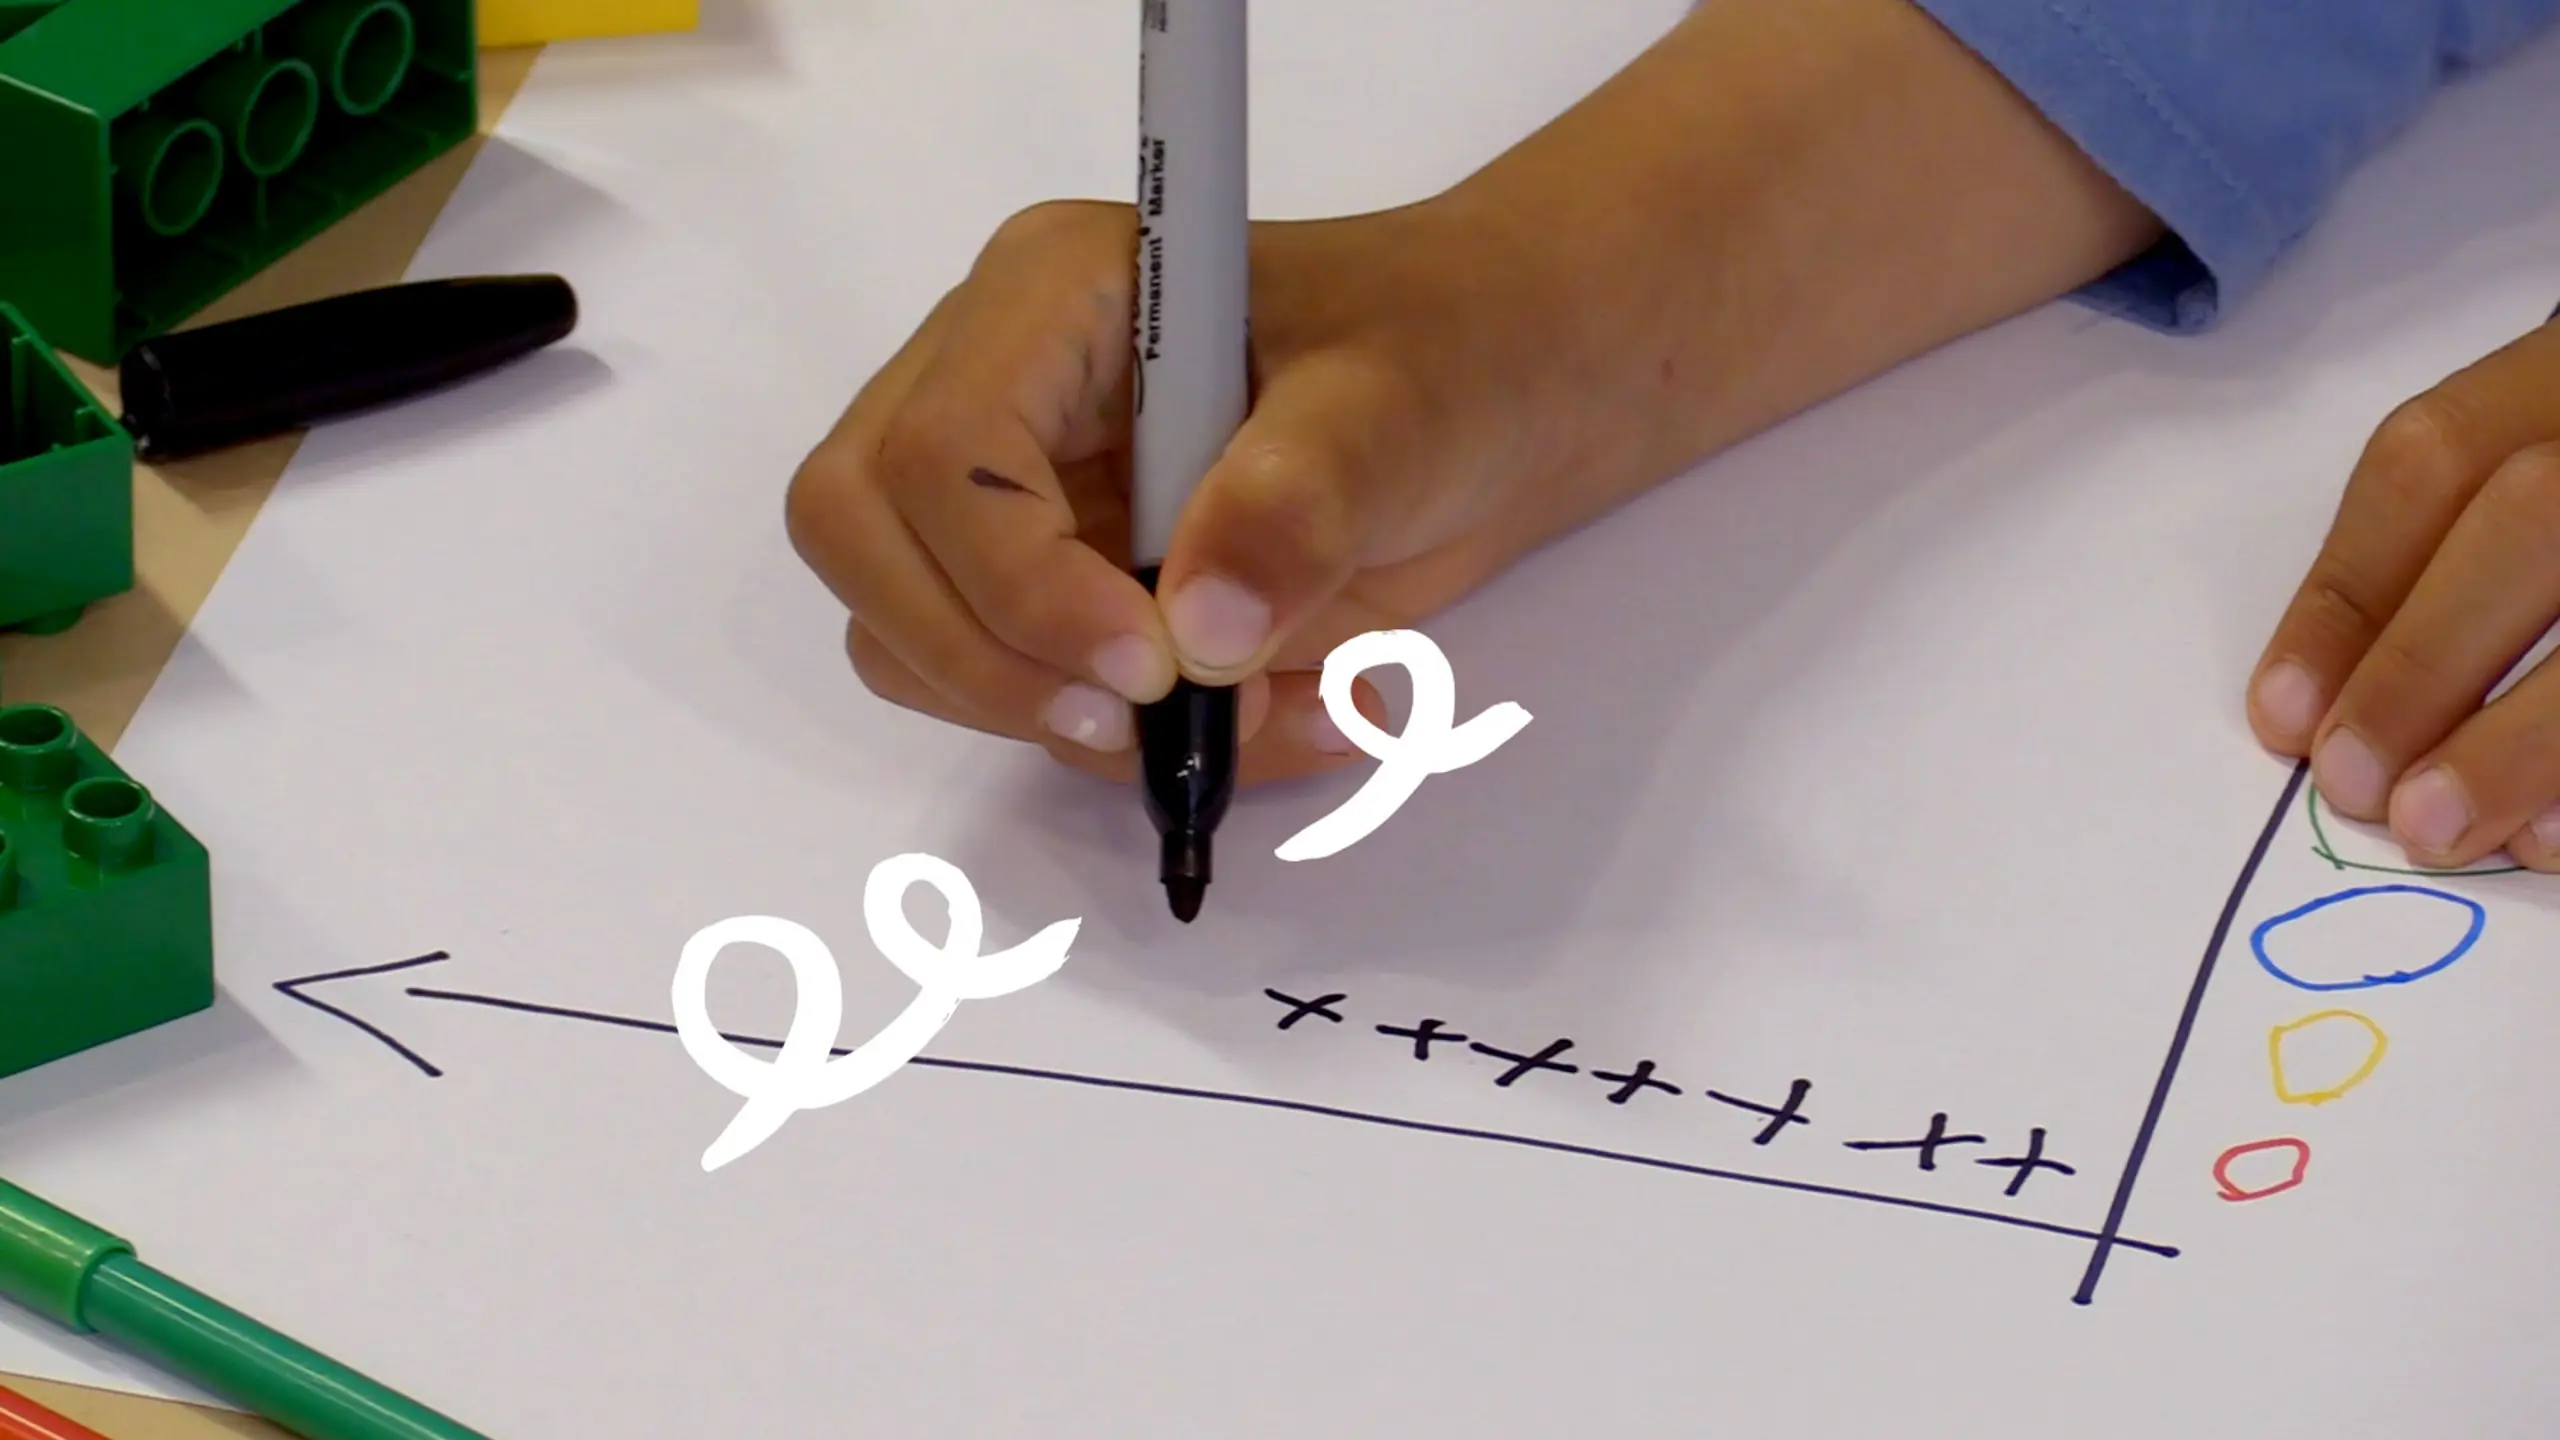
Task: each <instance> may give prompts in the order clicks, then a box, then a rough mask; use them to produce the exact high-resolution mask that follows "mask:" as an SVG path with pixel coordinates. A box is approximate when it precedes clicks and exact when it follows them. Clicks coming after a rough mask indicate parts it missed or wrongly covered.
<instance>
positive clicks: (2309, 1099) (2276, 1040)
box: [2267, 1010, 2391, 1105]
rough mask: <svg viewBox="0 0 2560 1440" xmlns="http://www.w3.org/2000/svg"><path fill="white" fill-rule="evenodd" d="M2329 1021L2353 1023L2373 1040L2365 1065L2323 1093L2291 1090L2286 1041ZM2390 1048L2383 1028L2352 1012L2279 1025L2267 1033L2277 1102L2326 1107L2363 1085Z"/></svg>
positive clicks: (2327, 1012)
mask: <svg viewBox="0 0 2560 1440" xmlns="http://www.w3.org/2000/svg"><path fill="white" fill-rule="evenodd" d="M2330 1020H2346V1021H2352V1022H2353V1023H2355V1024H2357V1025H2361V1026H2363V1027H2364V1031H2365V1033H2366V1034H2367V1035H2370V1036H2371V1037H2373V1045H2372V1047H2371V1048H2370V1049H2368V1050H2366V1051H2365V1056H2364V1063H2363V1064H2361V1065H2358V1066H2357V1067H2356V1068H2355V1070H2354V1072H2353V1073H2352V1074H2350V1075H2348V1076H2347V1078H2346V1079H2344V1080H2341V1081H2339V1082H2338V1083H2337V1084H2335V1085H2332V1086H2330V1087H2329V1088H2327V1089H2325V1090H2296V1089H2294V1088H2293V1086H2292V1085H2291V1084H2289V1083H2287V1081H2286V1079H2285V1073H2284V1041H2285V1037H2286V1036H2288V1035H2291V1034H2294V1033H2295V1032H2297V1031H2301V1030H2307V1029H2309V1028H2311V1027H2312V1026H2314V1025H2318V1024H2321V1023H2323V1022H2325V1021H2330ZM2390 1047H2391V1037H2390V1036H2388V1035H2385V1034H2383V1033H2382V1027H2381V1026H2379V1025H2376V1024H2374V1023H2373V1021H2372V1020H2370V1019H2368V1018H2367V1017H2365V1016H2362V1015H2359V1014H2357V1013H2356V1012H2355V1011H2353V1010H2322V1011H2319V1012H2317V1013H2315V1014H2310V1015H2305V1016H2303V1017H2302V1018H2301V1019H2299V1020H2296V1021H2294V1022H2293V1023H2291V1024H2289V1025H2278V1026H2277V1027H2275V1028H2274V1029H2272V1030H2270V1031H2268V1032H2267V1068H2268V1070H2269V1071H2270V1072H2272V1073H2273V1074H2274V1076H2275V1082H2276V1098H2277V1099H2278V1100H2281V1101H2283V1102H2284V1103H2285V1104H2287V1105H2326V1104H2328V1103H2329V1102H2330V1101H2332V1100H2335V1099H2337V1098H2338V1097H2339V1096H2341V1095H2344V1094H2346V1093H2347V1092H2348V1091H2350V1090H2353V1089H2354V1088H2356V1087H2357V1086H2359V1085H2361V1084H2363V1083H2364V1082H2365V1080H2366V1079H2367V1078H2368V1077H2370V1076H2371V1075H2372V1074H2373V1070H2374V1067H2375V1066H2377V1065H2380V1064H2381V1063H2382V1052H2383V1051H2385V1050H2387V1049H2389V1048H2390Z"/></svg>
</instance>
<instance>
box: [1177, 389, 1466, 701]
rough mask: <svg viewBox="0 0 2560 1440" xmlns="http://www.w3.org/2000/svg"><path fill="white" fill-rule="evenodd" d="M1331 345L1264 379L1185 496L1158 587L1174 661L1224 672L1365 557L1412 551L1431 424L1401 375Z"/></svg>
mask: <svg viewBox="0 0 2560 1440" xmlns="http://www.w3.org/2000/svg"><path fill="white" fill-rule="evenodd" d="M1382 369H1383V367H1380V366H1377V365H1374V364H1369V363H1362V362H1358V361H1354V360H1351V359H1349V358H1347V357H1339V358H1336V357H1329V358H1324V359H1311V360H1306V361H1301V362H1298V363H1297V364H1295V365H1293V366H1292V368H1291V369H1290V370H1288V371H1287V372H1286V373H1285V374H1284V375H1282V376H1280V377H1277V378H1275V379H1274V380H1272V381H1271V382H1270V383H1269V384H1267V385H1266V386H1265V387H1264V389H1263V390H1262V392H1261V393H1260V394H1259V395H1258V396H1256V397H1255V400H1254V407H1253V411H1252V413H1251V414H1250V415H1249V416H1248V417H1247V418H1246V420H1245V423H1244V425H1243V426H1242V428H1240V429H1239V430H1238V431H1237V432H1236V435H1235V438H1234V440H1233V441H1231V442H1230V443H1229V444H1228V446H1227V448H1226V451H1225V452H1224V453H1223V454H1222V455H1221V456H1220V457H1219V459H1218V462H1217V463H1216V464H1215V465H1213V466H1211V467H1210V469H1209V473H1208V474H1207V475H1206V476H1203V477H1202V479H1201V482H1200V486H1199V488H1198V489H1197V490H1195V491H1193V492H1192V496H1191V499H1190V502H1189V503H1188V504H1187V505H1186V506H1185V507H1184V508H1183V512H1182V518H1181V520H1180V521H1179V522H1178V523H1177V524H1176V525H1175V527H1174V533H1173V540H1172V543H1171V544H1170V545H1169V546H1168V547H1167V554H1166V555H1165V560H1164V566H1163V568H1162V570H1161V571H1159V573H1158V575H1157V579H1156V593H1157V595H1158V596H1159V597H1161V602H1160V603H1161V604H1162V605H1163V608H1164V617H1165V628H1166V630H1167V632H1168V633H1169V634H1170V635H1171V637H1172V640H1173V646H1174V653H1175V656H1176V658H1177V659H1178V660H1179V661H1180V662H1181V665H1182V669H1183V671H1184V673H1186V674H1188V675H1189V676H1190V677H1191V678H1192V679H1193V680H1195V681H1197V682H1199V683H1201V684H1209V685H1229V684H1234V683H1236V682H1237V681H1239V680H1241V679H1243V678H1244V677H1245V676H1248V675H1251V674H1253V673H1254V672H1256V671H1258V670H1260V669H1261V668H1263V667H1264V666H1266V665H1268V664H1269V663H1270V661H1271V657H1272V656H1273V654H1275V653H1276V652H1277V651H1278V650H1279V648H1280V646H1281V645H1282V643H1283V642H1285V641H1286V640H1287V639H1288V638H1289V636H1290V635H1291V634H1292V633H1293V632H1294V631H1295V630H1296V629H1297V627H1299V626H1300V625H1302V624H1304V623H1306V621H1307V620H1309V619H1310V618H1311V617H1313V616H1314V615H1315V614H1317V612H1319V611H1320V610H1322V609H1323V608H1324V606H1325V604H1326V602H1328V601H1330V600H1331V599H1333V597H1334V596H1335V594H1337V593H1338V592H1339V591H1340V590H1341V589H1342V587H1343V586H1344V585H1346V584H1348V583H1349V582H1350V580H1351V577H1352V576H1353V575H1354V574H1356V573H1358V572H1359V571H1360V570H1361V569H1363V568H1364V567H1368V566H1374V565H1383V564H1390V563H1393V562H1394V561H1397V560H1401V559H1406V558H1409V556H1410V555H1411V554H1413V553H1418V552H1419V551H1420V550H1421V549H1423V548H1424V547H1425V545H1426V544H1427V539H1426V538H1425V537H1421V536H1419V535H1418V534H1416V533H1415V532H1416V531H1417V530H1418V528H1419V527H1418V525H1417V523H1416V522H1417V520H1418V519H1419V517H1421V516H1422V515H1423V514H1424V513H1425V510H1426V502H1427V500H1428V494H1427V491H1428V487H1429V483H1430V482H1429V481H1428V479H1427V478H1426V477H1427V476H1429V475H1430V474H1431V473H1433V472H1434V471H1435V470H1437V469H1439V468H1441V467H1438V466H1435V465H1433V464H1431V463H1430V462H1431V459H1432V457H1431V456H1430V455H1429V453H1428V451H1429V441H1428V437H1427V436H1426V435H1425V434H1424V433H1423V432H1424V430H1425V426H1424V424H1423V423H1422V421H1421V419H1420V416H1421V415H1422V413H1423V411H1422V408H1421V407H1420V406H1418V405H1416V404H1414V403H1413V402H1412V400H1411V398H1410V393H1409V391H1408V389H1407V382H1405V381H1402V380H1399V379H1397V378H1394V377H1393V376H1390V375H1386V374H1382V373H1381V372H1382Z"/></svg>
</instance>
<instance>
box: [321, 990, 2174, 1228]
mask: <svg viewBox="0 0 2560 1440" xmlns="http://www.w3.org/2000/svg"><path fill="white" fill-rule="evenodd" d="M452 958H453V957H452V956H451V955H450V954H448V953H447V952H445V951H442V950H436V951H431V952H429V953H427V954H424V955H418V956H414V957H412V958H410V959H407V960H394V961H392V962H390V963H389V964H385V965H363V966H358V967H355V968H353V969H348V970H331V971H327V972H325V973H323V974H318V975H304V976H300V977H298V978H296V979H292V980H279V981H277V982H276V990H277V991H278V992H279V993H281V994H283V995H286V996H288V997H290V998H292V999H293V1000H295V1001H297V1002H299V1003H301V1004H304V1005H308V1006H310V1007H311V1008H312V1009H314V1010H317V1011H319V1012H320V1013H321V1014H323V1015H327V1016H330V1017H332V1018H333V1019H336V1020H340V1021H343V1022H344V1023H346V1024H349V1025H352V1026H354V1027H355V1028H356V1029H358V1030H361V1031H363V1032H364V1033H365V1034H367V1035H370V1036H372V1037H373V1038H374V1039H376V1040H378V1041H380V1042H382V1043H383V1044H384V1045H385V1046H387V1047H389V1048H390V1049H391V1050H392V1052H393V1053H395V1054H397V1055H398V1056H400V1058H401V1059H403V1060H406V1061H408V1062H409V1063H410V1064H411V1065H413V1066H415V1067H417V1069H418V1072H419V1073H420V1074H422V1075H425V1076H427V1077H428V1078H430V1079H435V1078H440V1077H441V1076H443V1074H444V1073H445V1072H444V1071H443V1070H442V1069H440V1068H439V1067H438V1066H437V1065H436V1064H435V1063H434V1062H433V1061H431V1060H429V1059H427V1058H426V1057H425V1056H423V1055H421V1054H419V1053H418V1052H417V1051H415V1050H413V1049H411V1048H410V1047H409V1046H407V1045H405V1044H403V1043H401V1042H400V1041H399V1040H398V1039H396V1038H394V1037H393V1036H392V1035H391V1034H390V1032H388V1031H386V1030H384V1029H382V1028H381V1027H380V1026H378V1025H375V1024H374V1023H372V1022H371V1021H369V1020H365V1019H363V1018H361V1017H359V1016H357V1015H354V1014H351V1013H349V1012H348V1011H346V1010H343V1009H341V1008H339V1007H338V1006H336V1005H333V1004H331V1003H329V1002H328V1001H326V1000H323V999H321V998H320V997H318V996H316V995H313V994H312V993H310V992H311V991H312V989H313V988H314V987H317V986H322V985H330V984H335V983H337V982H340V981H346V980H357V979H363V978H366V977H369V976H376V975H392V974H399V973H402V972H406V971H416V970H423V969H425V968H427V967H428V966H431V965H441V964H444V963H445V962H447V961H449V960H451V959H452ZM401 993H402V994H404V995H407V996H408V997H410V998H411V999H415V1000H429V1001H435V1002H437V1003H440V1004H448V1005H474V1006H478V1007H480V1008H482V1009H487V1010H504V1011H509V1012H512V1013H514V1014H518V1015H532V1016H540V1017H543V1018H547V1019H552V1020H559V1021H576V1022H580V1023H583V1024H588V1025H599V1026H607V1027H611V1028H614V1029H620V1030H641V1031H647V1032H649V1033H652V1034H657V1035H667V1036H673V1035H674V1034H675V1033H676V1027H675V1024H674V1022H672V1021H667V1020H650V1019H641V1018H639V1017H636V1016H630V1015H609V1014H605V1013H603V1012H600V1011H595V1010H579V1009H574V1008H571V1007H569V1006H565V1005H545V1004H540V1003H538V1002H535V1001H531V1000H515V999H510V998H508V997H506V996H503V995H484V994H477V993H474V992H471V991H467V990H443V989H437V988H435V987H432V986H425V985H408V986H404V987H402V990H401ZM722 1034H723V1037H724V1038H725V1039H727V1040H728V1041H729V1042H730V1043H731V1044H734V1045H746V1046H752V1047H755V1048H758V1049H765V1050H779V1049H781V1048H782V1042H781V1041H780V1040H778V1039H773V1038H770V1037H767V1036H762V1035H731V1034H728V1033H727V1032H725V1031H724V1032H722ZM834 1053H835V1054H837V1055H844V1054H848V1053H850V1052H848V1051H846V1050H843V1049H837V1050H836V1051H834ZM907 1063H908V1064H910V1065H915V1066H921V1067H923V1068H925V1069H928V1070H963V1071H971V1072H974V1073H976V1074H980V1075H1005V1076H1010V1077H1012V1078H1015V1079H1019V1080H1043V1081H1047V1082H1049V1083H1051V1084H1057V1085H1078V1086H1083V1087H1085V1088H1087V1089H1094V1090H1116V1091H1121V1092H1125V1093H1129V1094H1138V1095H1157V1096H1164V1097H1167V1098H1171V1099H1177V1100H1202V1101H1210V1102H1214V1103H1217V1104H1223V1105H1247V1106H1251V1107H1253V1108H1255V1109H1259V1110H1282V1111H1289V1112H1292V1113H1295V1114H1299V1115H1315V1116H1321V1117H1323V1118H1325V1119H1328V1120H1348V1121H1352V1122H1354V1123H1356V1124H1362V1125H1381V1126H1385V1127H1387V1128H1389V1129H1394V1130H1407V1131H1413V1132H1417V1133H1420V1134H1425V1135H1446V1136H1451V1137H1454V1138H1457V1139H1461V1140H1481V1141H1486V1142H1489V1143H1491V1144H1496V1145H1510V1146H1514V1147H1517V1148H1520V1149H1525V1150H1543V1151H1546V1152H1548V1153H1550V1154H1556V1155H1578V1156H1581V1157H1583V1158H1585V1159H1590V1160H1607V1161H1612V1162H1614V1163H1617V1164H1620V1165H1639V1166H1643V1167H1644V1168H1646V1169H1649V1170H1665V1171H1669V1172H1671V1173H1673V1174H1679V1175H1693V1176H1697V1177H1699V1178H1701V1179H1707V1180H1725V1181H1730V1182H1732V1183H1734V1184H1738V1185H1753V1186H1758V1187H1760V1188H1763V1189H1769V1190H1786V1191H1792V1192H1794V1193H1796V1194H1800V1195H1825V1196H1829V1197H1831V1198H1833V1199H1837V1200H1858V1201H1864V1202H1866V1203H1867V1204H1871V1205H1884V1206H1890V1207H1892V1208H1894V1209H1898V1210H1914V1211H1919V1212H1921V1213H1924V1214H1929V1215H1944V1216H1949V1217H1953V1218H1956V1219H1962V1220H1979V1221H1982V1222H1985V1223H1987V1224H1992V1225H2003V1226H2007V1227H2009V1228H2011V1229H2014V1230H2033V1231H2037V1232H2040V1233H2043V1234H2047V1235H2060V1236H2065V1237H2067V1238H2070V1239H2073V1240H2102V1239H2103V1240H2105V1241H2106V1242H2107V1243H2109V1244H2111V1245H2114V1246H2117V1247H2120V1248H2123V1249H2127V1250H2139V1251H2142V1252H2144V1253H2147V1254H2151V1255H2158V1256H2161V1257H2164V1258H2169V1257H2174V1256H2176V1255H2177V1254H2178V1248H2177V1247H2176V1246H2174V1245H2161V1244H2155V1243H2153V1242H2151V1241H2148V1240H2132V1239H2127V1238H2125V1237H2124V1236H2122V1235H2117V1234H2109V1233H2108V1232H2103V1231H2098V1230H2085V1229H2082V1228H2080V1227H2078V1226H2074V1225H2059V1224H2055V1223H2053V1222H2051V1221H2046V1220H2036V1219H2032V1218H2029V1217H2027V1216H2024V1215H2017V1214H2010V1213H2006V1212H2003V1211H1999V1210H1977V1209H1972V1208H1969V1207H1967V1206H1962V1205H1944V1204H1940V1203H1938V1202H1936V1201H1931V1200H1915V1199H1913V1198H1911V1197H1910V1196H1907V1195H1889V1194H1884V1193H1882V1192H1879V1191H1872V1190H1854V1189H1851V1188H1849V1187H1847V1186H1842V1185H1819V1184H1815V1183H1813V1182H1811V1181H1807V1180H1789V1179H1785V1178H1783V1177H1780V1176H1776V1175H1759V1174H1754V1173H1752V1172H1750V1171H1747V1170H1726V1169H1721V1168H1719V1167H1716V1166H1712V1165H1692V1164H1690V1163H1688V1162H1687V1161H1684V1160H1666V1159H1663V1158H1661V1157H1659V1156H1653V1155H1636V1154H1630V1153H1628V1152H1626V1151H1621V1150H1603V1149H1600V1148H1599V1147H1597V1146H1591V1145H1575V1144H1570V1143H1567V1142H1565V1141H1562V1140H1547V1139H1541V1138H1539V1137H1537V1136H1534V1135H1512V1134H1507V1133H1505V1132H1503V1131H1499V1130H1479V1129H1475V1128H1472V1127H1469V1126H1464V1125H1442V1124H1437V1123H1435V1122H1432V1121H1428V1120H1410V1119H1406V1118H1404V1117H1402V1116H1397V1115H1380V1114H1375V1113H1372V1112H1370V1111H1366V1110H1347V1109H1343V1108H1341V1107H1339V1106H1334V1105H1316V1104H1311V1103H1309V1102H1307V1101H1303V1100H1283V1099H1280V1098H1278V1097H1276V1096H1270V1095H1244V1094H1238V1093H1235V1092H1232V1091H1225V1090H1201V1089H1195V1088H1193V1087H1191V1086H1187V1085H1160V1084H1157V1083H1155V1082H1153V1081H1148V1080H1123V1079H1118V1078H1116V1077H1112V1076H1106V1075H1081V1074H1077V1073H1075V1072H1073V1071H1067V1070H1040V1069H1034V1068H1032V1067H1030V1066H1026V1065H999V1064H996V1063H994V1062H991V1061H985V1060H952V1059H946V1058H944V1057H941V1056H932V1055H919V1056H917V1057H916V1058H915V1059H913V1060H910V1061H908V1062H907Z"/></svg>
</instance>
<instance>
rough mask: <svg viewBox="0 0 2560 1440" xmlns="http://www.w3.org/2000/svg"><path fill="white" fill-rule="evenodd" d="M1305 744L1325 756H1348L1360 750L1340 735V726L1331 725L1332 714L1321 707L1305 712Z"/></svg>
mask: <svg viewBox="0 0 2560 1440" xmlns="http://www.w3.org/2000/svg"><path fill="white" fill-rule="evenodd" d="M1307 743H1308V744H1310V745H1313V746H1314V747H1316V748H1317V749H1318V750H1321V751H1323V752H1324V753H1325V754H1327V755H1348V754H1350V753H1351V752H1352V751H1354V750H1357V749H1359V748H1360V747H1358V746H1356V745H1354V744H1352V743H1351V737H1350V736H1348V735H1345V734H1343V733H1342V727H1341V726H1339V725H1336V724H1334V723H1333V715H1332V713H1331V712H1330V711H1327V710H1326V709H1325V708H1324V707H1323V706H1322V705H1318V706H1317V707H1316V708H1315V709H1313V710H1310V711H1308V712H1307Z"/></svg>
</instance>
